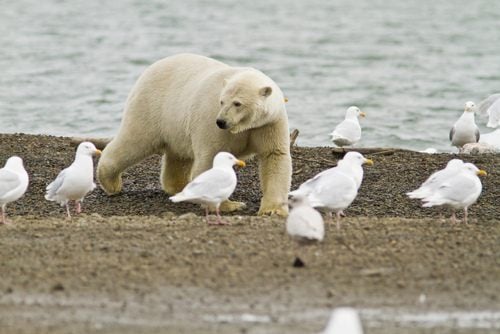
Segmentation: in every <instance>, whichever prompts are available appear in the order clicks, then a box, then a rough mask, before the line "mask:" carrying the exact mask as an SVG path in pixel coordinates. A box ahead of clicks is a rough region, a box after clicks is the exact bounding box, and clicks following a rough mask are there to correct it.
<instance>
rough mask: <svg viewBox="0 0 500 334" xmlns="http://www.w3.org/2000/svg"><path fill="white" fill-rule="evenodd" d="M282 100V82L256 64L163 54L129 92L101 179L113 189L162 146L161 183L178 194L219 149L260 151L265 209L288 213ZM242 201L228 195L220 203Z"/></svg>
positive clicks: (244, 154)
mask: <svg viewBox="0 0 500 334" xmlns="http://www.w3.org/2000/svg"><path fill="white" fill-rule="evenodd" d="M284 103H285V99H284V96H283V93H282V91H281V90H280V88H279V87H278V86H277V84H276V83H275V82H274V81H273V80H271V79H270V78H269V77H268V76H266V75H265V74H263V73H262V72H260V71H258V70H256V69H253V68H249V67H232V66H229V65H226V64H224V63H222V62H219V61H217V60H215V59H211V58H207V57H203V56H199V55H194V54H179V55H174V56H171V57H167V58H164V59H162V60H159V61H157V62H156V63H154V64H153V65H151V66H150V67H148V68H147V69H146V70H145V71H144V73H143V74H142V75H141V76H140V78H139V79H138V81H137V82H136V84H135V86H134V87H133V88H132V91H131V92H130V94H129V96H128V99H127V102H126V105H125V111H124V114H123V119H122V122H121V125H120V128H119V131H118V134H117V135H116V136H115V137H114V139H113V140H112V141H111V142H110V143H109V144H108V145H107V146H106V148H105V149H104V150H103V152H102V156H101V159H100V160H99V165H98V167H97V174H98V179H99V182H100V184H101V186H102V188H103V189H104V190H105V191H106V192H107V193H108V194H115V193H118V192H120V191H121V188H122V181H121V174H122V172H123V171H124V170H125V169H126V168H127V167H129V166H131V165H133V164H136V163H138V162H140V161H141V160H143V159H145V158H146V157H148V156H150V155H152V154H161V155H163V159H162V169H161V175H160V179H161V184H162V187H163V190H164V191H166V192H167V193H168V194H171V195H173V194H176V193H178V192H180V191H181V190H182V189H183V188H184V186H185V185H186V184H187V183H189V181H190V180H192V179H193V178H194V177H196V176H197V175H199V174H200V173H202V172H204V171H205V170H207V169H209V168H211V165H212V160H213V158H214V156H215V155H216V154H217V153H218V152H220V151H227V152H230V153H232V154H233V155H235V156H236V157H238V158H240V159H247V158H249V157H251V156H256V157H257V159H258V161H259V173H260V174H259V177H260V184H261V190H262V193H263V197H262V198H261V203H260V209H259V214H261V215H262V214H278V215H281V216H286V215H287V214H288V206H287V204H286V203H287V194H288V191H289V190H290V186H291V172H292V164H291V156H290V144H289V142H290V137H289V128H288V117H287V113H286V109H285V104H284ZM242 206H244V203H239V202H232V201H226V202H224V203H223V204H222V205H221V210H224V211H234V210H237V209H240V208H241V207H242Z"/></svg>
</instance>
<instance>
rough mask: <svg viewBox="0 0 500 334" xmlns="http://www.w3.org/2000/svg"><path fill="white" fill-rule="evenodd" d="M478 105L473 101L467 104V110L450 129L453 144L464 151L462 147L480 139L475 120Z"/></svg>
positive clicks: (460, 150)
mask: <svg viewBox="0 0 500 334" xmlns="http://www.w3.org/2000/svg"><path fill="white" fill-rule="evenodd" d="M475 111H476V105H475V104H474V102H472V101H468V102H467V103H466V104H465V110H464V113H463V114H462V116H460V118H459V119H458V121H456V122H455V124H454V125H453V127H452V128H451V130H450V140H451V145H453V146H456V147H458V151H459V152H462V147H463V146H464V145H465V144H468V143H477V142H478V141H479V137H480V134H479V128H478V127H477V125H476V122H475V120H474V113H475Z"/></svg>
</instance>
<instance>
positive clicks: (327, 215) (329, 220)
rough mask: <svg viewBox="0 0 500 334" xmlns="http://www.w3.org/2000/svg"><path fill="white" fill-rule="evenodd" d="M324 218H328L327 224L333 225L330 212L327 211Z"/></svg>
mask: <svg viewBox="0 0 500 334" xmlns="http://www.w3.org/2000/svg"><path fill="white" fill-rule="evenodd" d="M326 217H327V218H328V224H330V225H331V224H333V217H332V212H331V211H328V212H327V213H326Z"/></svg>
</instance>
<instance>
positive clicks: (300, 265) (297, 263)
mask: <svg viewBox="0 0 500 334" xmlns="http://www.w3.org/2000/svg"><path fill="white" fill-rule="evenodd" d="M305 266H306V264H305V263H304V261H302V260H301V259H300V257H296V258H295V261H293V267H294V268H303V267H305Z"/></svg>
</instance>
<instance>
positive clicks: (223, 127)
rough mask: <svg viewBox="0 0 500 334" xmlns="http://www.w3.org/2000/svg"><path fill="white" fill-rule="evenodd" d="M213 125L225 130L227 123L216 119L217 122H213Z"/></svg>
mask: <svg viewBox="0 0 500 334" xmlns="http://www.w3.org/2000/svg"><path fill="white" fill-rule="evenodd" d="M215 123H216V124H217V126H218V127H219V128H220V129H223V130H225V129H227V123H226V121H225V120H223V119H218V120H217V121H215Z"/></svg>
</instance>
